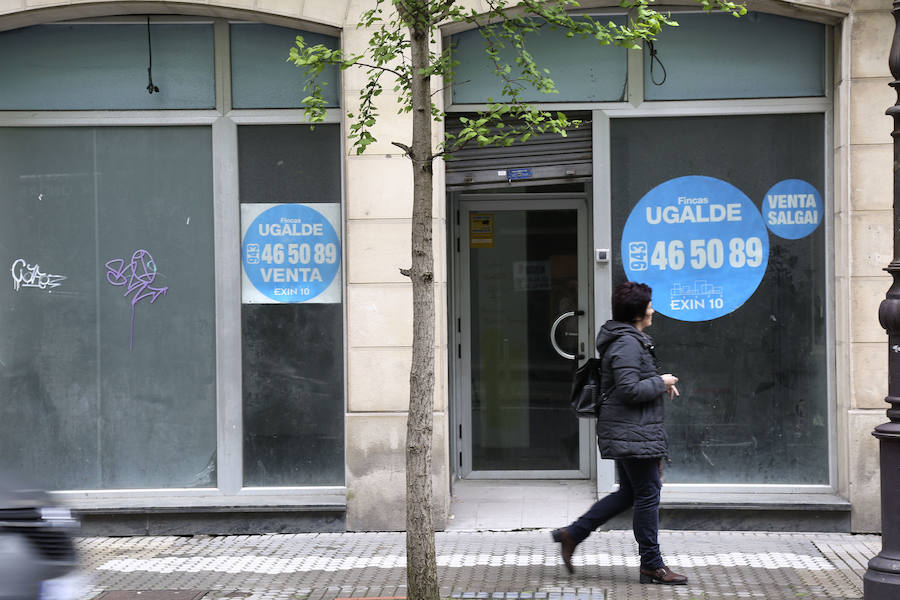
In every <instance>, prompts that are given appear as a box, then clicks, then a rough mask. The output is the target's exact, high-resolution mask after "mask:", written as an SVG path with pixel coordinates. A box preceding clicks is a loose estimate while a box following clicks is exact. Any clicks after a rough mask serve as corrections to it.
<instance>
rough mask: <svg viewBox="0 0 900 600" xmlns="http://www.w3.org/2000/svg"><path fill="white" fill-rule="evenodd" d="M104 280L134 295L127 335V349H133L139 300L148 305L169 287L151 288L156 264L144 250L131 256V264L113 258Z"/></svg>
mask: <svg viewBox="0 0 900 600" xmlns="http://www.w3.org/2000/svg"><path fill="white" fill-rule="evenodd" d="M106 280H107V281H108V282H109V283H111V284H112V285H115V286H119V287H124V288H125V293H124V294H122V295H123V296H128V294H134V295H133V296H132V297H131V333H130V335H129V341H128V348H129V349H133V348H134V310H135V306H136V305H137V303H138V302H140V301H141V300H144V299H146V298H149V299H150V304H153V303H154V302H156V300H157V298H159V297H160V296H164V295H166V292H168V291H169V287H168V286H166V287H153V286H152V285H151V284H152V283H153V282H154V281H155V280H156V262H155V261H154V260H153V257H152V256H150V253H149V252H147V251H146V250H136V251H135V252H134V254H132V255H131V262H128V263H126V262H125V259H124V258H114V259H112V260H110V261H107V263H106Z"/></svg>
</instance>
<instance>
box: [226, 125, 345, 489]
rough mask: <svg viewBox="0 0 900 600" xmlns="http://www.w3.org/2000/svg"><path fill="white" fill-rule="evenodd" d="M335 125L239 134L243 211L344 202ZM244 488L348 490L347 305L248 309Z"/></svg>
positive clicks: (244, 322)
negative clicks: (245, 208)
mask: <svg viewBox="0 0 900 600" xmlns="http://www.w3.org/2000/svg"><path fill="white" fill-rule="evenodd" d="M339 136H340V130H339V128H338V126H336V125H317V126H316V127H315V128H314V129H313V128H310V127H307V126H283V125H279V126H242V127H240V128H239V130H238V148H239V151H238V153H239V161H240V182H241V183H240V196H241V203H244V204H247V203H254V204H259V203H272V204H277V203H304V204H314V203H331V204H333V203H340V201H341V194H340V189H341V187H340V183H341V180H340V157H341V154H340V137H339ZM241 331H242V355H243V399H244V400H243V406H244V410H243V418H244V485H246V486H278V485H343V483H344V338H343V336H344V334H343V303H342V302H332V303H285V304H246V303H245V304H243V306H242V311H241Z"/></svg>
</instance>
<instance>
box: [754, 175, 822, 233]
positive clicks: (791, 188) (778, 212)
mask: <svg viewBox="0 0 900 600" xmlns="http://www.w3.org/2000/svg"><path fill="white" fill-rule="evenodd" d="M762 214H763V219H764V220H765V222H766V226H767V227H768V228H769V231H771V232H772V233H774V234H775V235H777V236H778V237H781V238H784V239H787V240H799V239H800V238H802V237H806V236H808V235H809V234H811V233H812V232H813V231H815V230H816V227H818V226H819V223H820V222H821V221H822V214H823V211H822V196H821V195H820V194H819V191H818V190H817V189H816V188H814V187H813V186H812V185H811V184H809V183H807V182H805V181H803V180H800V179H785V180H784V181H779V182H778V183H776V184H775V185H773V186H772V187H771V188H770V189H769V191H768V192H766V196H765V198H763V208H762Z"/></svg>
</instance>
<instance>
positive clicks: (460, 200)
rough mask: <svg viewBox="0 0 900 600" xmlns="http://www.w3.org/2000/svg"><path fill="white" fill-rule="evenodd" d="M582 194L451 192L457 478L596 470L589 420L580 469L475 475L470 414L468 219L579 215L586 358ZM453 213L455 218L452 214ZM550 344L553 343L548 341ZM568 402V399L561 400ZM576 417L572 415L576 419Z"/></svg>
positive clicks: (589, 289) (587, 229) (586, 330)
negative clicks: (520, 213)
mask: <svg viewBox="0 0 900 600" xmlns="http://www.w3.org/2000/svg"><path fill="white" fill-rule="evenodd" d="M586 188H587V189H586V191H585V192H583V193H571V192H561V193H558V194H555V193H540V194H522V193H509V194H505V193H504V194H497V193H494V194H479V193H460V192H456V193H452V194H451V195H450V203H451V209H452V211H453V213H455V218H454V219H451V235H450V237H449V240H448V241H449V243H450V245H451V248H450V250H451V252H450V256H451V257H452V258H451V261H452V263H453V264H452V268H451V271H450V272H451V274H452V278H453V279H452V280H451V282H450V285H451V288H450V289H451V290H452V292H451V302H452V306H451V312H450V321H451V322H450V327H449V331H450V347H451V349H453V350H452V351H451V353H450V362H451V365H450V377H451V382H452V390H451V409H452V412H451V415H450V418H451V431H452V432H453V435H451V444H450V446H451V447H450V450H451V456H452V457H453V459H452V460H453V469H454V471H455V472H456V475H457V476H458V477H460V478H464V479H589V478H590V477H591V475H592V473H593V471H594V467H595V462H596V456H595V452H594V423H593V421H591V420H590V419H581V420H579V443H578V445H579V451H578V463H579V468H578V469H575V470H561V471H548V470H533V471H519V470H510V471H506V470H503V471H500V470H493V471H473V470H472V438H471V431H472V412H471V407H472V404H471V401H472V398H471V394H472V386H471V382H472V379H471V337H470V332H471V313H470V287H469V257H470V254H469V251H470V248H469V244H468V234H469V220H468V217H467V216H465V215H467V214H468V213H469V212H473V211H474V212H477V211H494V212H500V211H511V210H553V209H568V210H572V209H574V210H576V211H577V231H578V244H577V248H578V250H577V252H578V274H579V281H580V282H582V281H583V285H579V288H578V308H579V310H582V311H584V315H582V316H579V317H578V319H579V321H578V337H579V342H580V343H584V345H585V352H584V354H586V355H589V356H591V355H593V339H594V331H593V330H594V326H593V325H594V302H593V287H594V276H593V271H592V268H591V267H592V261H591V251H590V247H591V245H592V242H591V237H592V236H591V232H592V227H591V222H590V221H591V211H590V200H591V193H590V189H589V186H586ZM453 213H451V214H453ZM548 343H549V340H548ZM560 402H566V398H560ZM573 418H575V417H574V415H573Z"/></svg>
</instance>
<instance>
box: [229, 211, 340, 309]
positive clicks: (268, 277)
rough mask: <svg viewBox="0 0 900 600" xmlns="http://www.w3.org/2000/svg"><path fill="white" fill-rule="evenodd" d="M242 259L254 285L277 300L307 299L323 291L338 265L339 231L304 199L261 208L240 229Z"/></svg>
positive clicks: (329, 282) (336, 270)
mask: <svg viewBox="0 0 900 600" xmlns="http://www.w3.org/2000/svg"><path fill="white" fill-rule="evenodd" d="M241 254H242V257H241V260H242V262H243V264H244V273H246V274H247V278H248V279H249V280H250V282H251V283H252V284H253V286H254V287H255V288H256V289H257V290H259V291H260V293H262V294H264V295H265V296H267V297H269V298H271V299H272V300H275V301H277V302H306V301H308V300H311V299H313V298H315V297H316V296H318V295H319V294H321V293H322V292H323V291H325V290H326V289H327V288H328V286H329V285H331V282H332V281H333V280H334V277H335V275H337V272H338V268H339V267H340V264H341V246H340V241H339V239H338V235H337V232H335V230H334V227H332V225H331V223H330V222H329V221H328V219H327V218H326V217H325V216H324V215H323V214H322V213H320V212H319V211H317V210H315V209H313V208H311V207H309V206H307V205H304V204H280V205H278V206H274V207H272V208H269V209H266V210H264V211H263V212H262V213H261V214H260V215H259V216H257V217H256V218H255V219H254V220H253V222H252V223H251V224H250V227H249V228H248V229H247V232H246V233H245V234H244V242H243V247H242V248H241Z"/></svg>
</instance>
